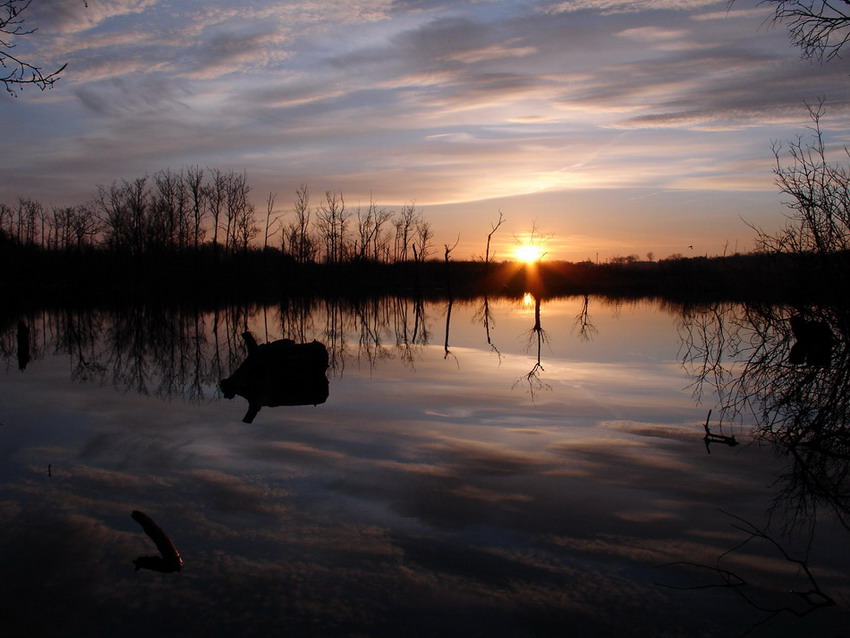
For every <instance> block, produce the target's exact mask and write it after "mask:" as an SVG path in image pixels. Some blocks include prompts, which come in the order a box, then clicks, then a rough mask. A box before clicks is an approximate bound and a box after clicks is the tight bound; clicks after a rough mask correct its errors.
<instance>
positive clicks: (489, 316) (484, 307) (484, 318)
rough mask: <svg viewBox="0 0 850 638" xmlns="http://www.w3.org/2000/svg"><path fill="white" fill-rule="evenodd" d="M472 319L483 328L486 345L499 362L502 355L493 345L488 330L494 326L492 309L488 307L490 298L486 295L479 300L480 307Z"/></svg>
mask: <svg viewBox="0 0 850 638" xmlns="http://www.w3.org/2000/svg"><path fill="white" fill-rule="evenodd" d="M474 319H475V321H480V322H481V324H482V325H483V326H484V334H485V335H487V345H488V346H490V350H491V351H492V352H495V353H496V356H497V357H498V358H499V361H501V360H502V353H501V352H499V349H498V348H497V347H496V345H495V344H494V343H493V338H492V336H491V334H490V329H491V328H492V327H493V325H494V324H495V321H494V319H493V309H492V308H491V306H490V298H489V297H487V296H486V295H485V296H484V297H483V299H482V300H481V307H480V308H479V309H478V312H476V313H475V317H474Z"/></svg>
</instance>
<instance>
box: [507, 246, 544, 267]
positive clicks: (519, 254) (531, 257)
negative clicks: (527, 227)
mask: <svg viewBox="0 0 850 638" xmlns="http://www.w3.org/2000/svg"><path fill="white" fill-rule="evenodd" d="M544 254H545V253H544V251H543V248H541V247H540V246H538V245H536V244H521V245H520V246H517V248H516V250H515V251H514V256H515V257H516V258H517V259H518V260H519V261H524V262H525V263H527V264H531V263H534V262H536V261H540V259H541V258H542V257H543V255H544Z"/></svg>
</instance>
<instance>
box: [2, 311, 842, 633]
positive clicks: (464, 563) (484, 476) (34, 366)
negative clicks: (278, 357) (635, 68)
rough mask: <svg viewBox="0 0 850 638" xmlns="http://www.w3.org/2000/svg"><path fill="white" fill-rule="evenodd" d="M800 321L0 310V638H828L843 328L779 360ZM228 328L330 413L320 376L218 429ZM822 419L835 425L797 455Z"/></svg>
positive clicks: (835, 574) (838, 599) (838, 603)
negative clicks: (18, 313)
mask: <svg viewBox="0 0 850 638" xmlns="http://www.w3.org/2000/svg"><path fill="white" fill-rule="evenodd" d="M754 312H755V313H756V315H757V316H755V315H754V314H753V313H754ZM794 312H796V311H792V310H789V309H767V310H765V309H760V310H758V311H754V310H753V309H748V308H744V307H740V306H732V305H716V306H711V307H704V308H680V307H669V306H663V305H660V304H658V303H656V302H651V301H645V302H630V303H617V302H613V301H610V300H603V299H597V298H590V299H589V300H588V299H584V298H581V297H575V298H567V299H552V300H544V301H543V302H542V303H541V302H539V301H537V302H536V301H535V300H534V299H533V298H531V297H527V298H526V299H524V300H520V299H516V300H508V299H499V300H489V301H485V300H483V299H482V300H478V301H475V302H474V303H466V302H465V303H459V302H456V303H454V304H451V305H450V304H448V302H441V303H424V304H420V303H415V302H412V301H405V300H393V299H384V300H380V301H374V302H369V303H361V304H336V303H329V302H311V303H304V304H296V303H289V304H287V305H285V306H283V307H274V308H222V309H219V310H218V311H205V310H200V309H182V310H181V311H179V312H178V311H175V310H169V311H166V310H164V309H157V308H152V307H147V306H146V307H139V308H133V309H125V310H124V311H122V312H120V313H119V312H107V311H71V310H67V311H62V312H44V313H35V314H29V315H26V316H22V317H20V319H21V320H22V324H18V322H17V319H15V320H14V321H10V322H9V323H8V325H6V326H5V328H4V332H3V334H2V347H3V353H4V359H3V362H4V363H5V370H2V371H0V460H1V461H2V463H0V520H2V526H0V582H2V583H3V585H2V587H3V595H2V596H0V609H2V624H3V627H4V633H5V632H6V631H7V630H9V629H11V630H12V634H11V635H15V636H51V637H59V636H145V637H149V636H232V635H243V636H255V635H262V636H441V637H444V636H488V637H493V636H518V637H522V636H606V637H608V636H688V637H694V636H735V635H743V634H745V633H747V632H749V634H748V635H754V636H802V635H811V636H814V635H826V636H840V635H845V636H846V635H848V633H850V630H848V627H850V618H848V603H850V576H848V574H850V544H848V540H850V532H848V529H847V527H846V526H845V522H846V516H845V514H846V512H847V503H848V498H847V496H848V493H850V486H848V484H847V481H846V480H845V476H846V472H847V465H848V461H847V459H848V458H850V454H847V450H846V448H847V443H846V441H847V439H848V436H847V435H846V433H845V428H846V420H844V419H845V416H846V415H845V414H844V412H842V410H843V405H844V404H843V401H844V399H843V396H846V393H847V383H846V377H845V376H841V375H844V374H845V372H846V371H845V370H843V369H840V368H841V366H843V365H844V362H845V361H846V354H847V353H846V349H845V348H844V346H843V345H841V344H839V343H838V337H839V336H840V335H839V330H838V329H837V328H836V329H835V334H836V336H837V338H836V342H835V343H834V344H833V350H834V351H833V353H832V358H831V359H830V360H829V361H828V362H826V363H824V362H822V361H821V362H819V361H806V360H805V356H803V360H802V362H795V363H792V362H791V361H790V356H791V355H790V349H791V348H792V347H793V346H794V343H795V342H794V340H793V335H792V334H791V333H790V332H789V331H788V328H787V326H788V321H789V317H790V316H791V315H793V313H794ZM758 313H761V314H758ZM246 327H247V328H248V329H250V331H251V332H252V333H253V334H254V335H255V336H256V339H257V341H258V342H260V343H264V342H268V341H275V340H277V339H281V338H290V339H293V340H294V341H296V342H298V343H301V342H309V341H312V340H314V339H315V340H318V341H319V342H321V343H323V344H324V345H325V346H326V347H327V349H328V352H329V364H330V367H329V369H328V370H327V372H326V376H321V375H320V376H321V379H324V378H326V379H327V386H326V388H325V390H324V391H325V392H326V394H327V399H326V400H324V402H321V401H322V400H323V399H324V396H323V395H322V392H321V391H322V385H321V379H320V380H319V382H318V383H319V391H318V394H316V393H313V394H311V395H310V396H309V397H307V402H308V405H281V406H278V407H269V406H268V405H266V406H265V407H263V406H262V403H263V402H264V401H265V403H267V404H268V403H298V402H299V401H298V397H299V395H304V394H305V393H306V392H307V391H306V390H304V388H303V386H304V384H305V383H306V384H307V385H310V384H312V381H310V382H302V381H303V379H301V378H300V377H301V376H303V375H299V374H290V375H289V376H286V375H284V376H285V378H284V379H283V380H281V379H278V380H277V381H274V383H271V384H270V385H272V386H273V385H275V384H276V385H277V386H278V389H279V390H280V392H279V393H278V394H277V395H274V392H271V394H273V395H274V396H268V395H269V393H270V390H269V389H268V388H266V389H265V390H264V391H263V392H265V394H264V395H263V396H262V397H260V398H257V396H259V395H257V396H255V397H254V401H255V403H258V404H259V406H258V407H259V408H260V409H259V412H256V410H254V411H255V412H256V414H255V415H254V418H253V422H252V423H250V424H249V423H245V422H243V421H242V419H243V417H245V416H246V412H248V411H249V410H248V407H249V402H248V401H247V400H246V399H244V398H242V397H240V396H236V397H235V398H233V399H230V400H228V399H226V398H224V397H223V396H222V393H221V391H220V389H219V387H218V382H219V380H220V379H221V378H223V377H228V376H230V375H231V374H232V373H233V372H234V370H235V369H236V368H237V366H238V365H239V364H240V363H241V362H242V361H243V360H244V359H245V357H246V348H245V345H244V342H243V340H242V338H241V337H240V334H241V333H242V332H243V330H244V329H245V328H246ZM803 354H804V355H805V353H803ZM799 356H800V352H799V349H798V351H797V357H798V358H799ZM842 357H843V358H842ZM683 362H684V365H683ZM294 365H295V367H296V368H297V367H298V365H301V364H297V365H296V364H294ZM21 367H23V370H21V369H20V368H21ZM742 373H743V374H745V378H744V382H743V383H742V382H740V375H741V374H742ZM311 374H312V373H311ZM304 375H307V373H306V372H305V373H304ZM736 375H737V376H736ZM771 375H773V377H772V376H771ZM774 377H775V378H774ZM736 383H737V385H736ZM730 384H732V385H730ZM748 384H749V385H748ZM807 384H808V385H807ZM717 385H720V386H721V387H722V388H723V392H722V393H721V394H720V395H718V393H717V388H716V386H717ZM815 385H817V387H816V389H813V388H815ZM284 386H286V387H284ZM824 388H825V389H824ZM830 388H832V390H831V391H832V395H828V391H829V389H830ZM263 392H260V394H263ZM695 393H697V394H698V395H699V397H698V398H699V402H697V401H696V400H695ZM748 393H754V394H755V397H754V398H753V396H752V395H748ZM745 395H746V396H745ZM317 396H318V397H319V398H318V399H317V398H316V397H317ZM829 396H831V397H832V398H831V399H830V398H829ZM777 397H778V398H777ZM830 400H836V401H841V405H840V406H839V407H838V408H836V407H835V405H833V404H830V405H827V406H826V411H831V412H830V413H829V414H827V415H826V416H832V417H834V418H833V421H834V422H833V423H831V424H827V425H826V426H825V425H823V424H822V423H821V422H820V421H817V423H816V425H817V428H819V429H817V432H816V433H815V434H812V431H808V433H807V434H805V433H804V434H800V430H801V428H803V427H804V426H807V425H810V424H807V423H806V422H805V421H806V419H808V420H809V421H813V419H815V417H812V414H815V413H816V414H817V417H816V418H821V416H823V415H822V413H823V412H824V408H823V405H821V404H824V403H828V402H829V401H830ZM314 401H318V404H317V405H312V402H314ZM795 401H796V403H795ZM718 402H721V403H723V404H724V405H725V406H726V410H725V411H723V410H722V409H721V407H722V406H721V405H720V404H719V403H718ZM819 402H820V403H819ZM819 406H820V411H818V410H819ZM255 407H256V406H255ZM709 409H713V413H712V417H711V419H710V422H709V427H710V429H711V433H712V434H716V435H720V436H717V437H715V439H716V440H715V441H714V442H713V443H711V444H710V445H706V442H705V441H704V437H705V436H706V430H705V428H704V424H705V422H706V416H707V413H708V410H709ZM771 410H772V412H771ZM771 419H773V420H772V421H771ZM815 420H816V419H815ZM721 426H722V427H721ZM783 428H784V429H783ZM825 432H827V433H828V434H829V438H828V440H826V442H824V437H825V436H826V435H825V434H824V433H825ZM731 436H734V437H735V440H734V442H736V443H739V445H736V446H731V445H728V444H729V443H732V442H733V441H732V439H730V438H728V437H731ZM812 450H814V452H813V451H812ZM134 510H140V511H143V512H145V513H146V514H147V515H148V516H149V517H151V518H152V519H153V520H154V521H155V522H156V523H157V524H158V525H159V526H160V527H161V528H162V530H163V531H164V532H165V533H166V534H167V535H168V536H169V537H170V539H171V540H172V541H173V543H174V545H175V546H176V547H177V549H178V551H179V552H180V554H181V555H182V557H183V560H184V566H183V568H182V570H181V571H179V572H172V573H161V572H157V571H152V570H149V569H141V570H138V571H135V570H134V563H133V560H134V559H137V558H138V557H139V556H159V554H158V551H157V548H156V546H155V545H154V541H153V540H152V539H151V538H149V537H148V536H147V535H146V534H145V533H144V531H143V529H142V527H141V526H140V525H139V524H138V523H137V522H136V521H135V520H134V519H133V518H131V515H130V514H131V512H133V511H134ZM831 603H834V604H831ZM6 635H10V634H6Z"/></svg>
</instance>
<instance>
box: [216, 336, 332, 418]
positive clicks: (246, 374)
mask: <svg viewBox="0 0 850 638" xmlns="http://www.w3.org/2000/svg"><path fill="white" fill-rule="evenodd" d="M242 338H243V339H244V340H245V346H246V347H247V349H248V356H247V357H246V358H245V361H243V362H242V365H240V366H239V367H238V368H237V369H236V371H235V372H234V373H233V374H232V375H230V376H229V377H228V378H226V379H222V380H221V381H220V382H219V387H220V388H221V391H222V393H223V394H224V397H225V398H227V399H232V398H233V397H234V396H236V395H237V394H238V395H239V396H241V397H243V398H245V399H247V400H248V411H247V412H246V413H245V416H244V418H243V419H242V420H243V421H244V422H245V423H251V422H253V420H254V417H256V416H257V413H258V412H259V411H260V409H261V408H263V407H276V406H281V405H318V404H319V403H324V402H325V401H327V399H328V378H327V376H325V372H326V371H327V369H328V350H327V348H325V346H324V344H322V343H319V342H318V341H312V342H310V343H295V342H294V341H292V340H291V339H280V340H278V341H272V342H271V343H264V344H261V345H258V344H257V341H256V339H254V335H252V334H251V333H250V332H247V331H246V332H243V333H242Z"/></svg>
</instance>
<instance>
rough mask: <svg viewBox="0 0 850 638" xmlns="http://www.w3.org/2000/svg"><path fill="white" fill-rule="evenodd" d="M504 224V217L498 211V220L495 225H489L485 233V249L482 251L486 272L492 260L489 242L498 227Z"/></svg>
mask: <svg viewBox="0 0 850 638" xmlns="http://www.w3.org/2000/svg"><path fill="white" fill-rule="evenodd" d="M504 223H505V216H504V215H503V214H502V211H499V219H497V220H496V223H495V224H490V232H489V233H487V247H486V249H485V251H484V263H485V264H486V268H487V271H488V272H489V271H490V261H491V259H492V257H491V255H490V242H491V241H492V240H493V235H495V234H496V231H497V230H499V227H500V226H501V225H502V224H504Z"/></svg>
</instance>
